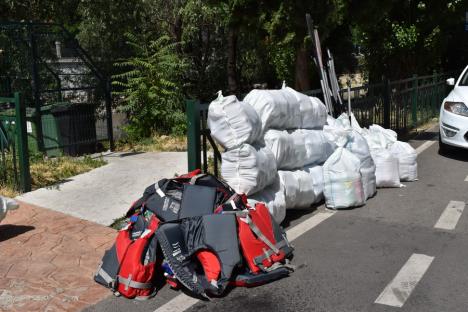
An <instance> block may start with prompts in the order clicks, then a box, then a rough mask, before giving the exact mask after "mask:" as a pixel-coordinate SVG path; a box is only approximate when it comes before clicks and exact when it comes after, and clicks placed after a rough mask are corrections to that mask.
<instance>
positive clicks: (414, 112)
mask: <svg viewBox="0 0 468 312" xmlns="http://www.w3.org/2000/svg"><path fill="white" fill-rule="evenodd" d="M412 89H413V90H412V92H411V95H412V96H411V124H412V127H413V128H414V127H416V125H417V123H418V75H413V85H412Z"/></svg>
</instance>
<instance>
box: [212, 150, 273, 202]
mask: <svg viewBox="0 0 468 312" xmlns="http://www.w3.org/2000/svg"><path fill="white" fill-rule="evenodd" d="M221 159H222V162H221V175H222V176H223V178H224V179H225V180H226V182H227V183H228V184H229V185H230V186H231V187H232V188H233V189H234V190H235V191H236V192H238V193H245V194H247V195H250V194H253V193H255V192H258V191H260V190H262V189H264V188H265V187H266V186H268V185H270V184H272V183H273V182H274V180H275V176H276V172H277V169H276V160H275V156H274V155H273V153H272V152H271V151H270V150H269V149H268V148H266V147H259V146H252V145H250V144H242V145H241V146H239V147H236V148H233V149H230V150H227V151H225V152H224V153H222V154H221Z"/></svg>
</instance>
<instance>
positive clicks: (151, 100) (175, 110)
mask: <svg viewBox="0 0 468 312" xmlns="http://www.w3.org/2000/svg"><path fill="white" fill-rule="evenodd" d="M126 37H127V38H128V41H127V44H128V46H129V47H131V48H132V49H133V51H134V54H135V56H132V57H130V58H129V59H126V60H123V61H120V62H117V63H116V64H115V66H116V67H117V68H118V69H121V70H122V71H123V72H122V73H119V74H116V75H114V77H113V78H114V86H115V87H116V89H117V90H119V91H117V92H116V93H115V95H116V96H117V97H118V98H120V101H121V102H120V105H119V107H120V109H121V110H122V111H124V112H126V113H127V114H128V116H129V121H130V124H129V126H128V127H127V132H128V134H129V136H130V139H139V138H142V137H147V136H149V135H151V134H153V133H160V134H169V133H175V134H183V133H184V132H185V127H184V124H185V118H184V114H183V96H182V93H181V87H182V86H183V85H182V79H181V78H182V73H183V71H184V70H185V69H186V64H185V63H184V62H183V60H182V59H181V58H180V57H179V55H178V54H177V53H176V46H177V44H175V43H171V41H170V38H168V37H167V36H162V37H160V38H159V39H157V40H149V39H147V38H145V37H144V36H136V35H132V34H127V35H126Z"/></svg>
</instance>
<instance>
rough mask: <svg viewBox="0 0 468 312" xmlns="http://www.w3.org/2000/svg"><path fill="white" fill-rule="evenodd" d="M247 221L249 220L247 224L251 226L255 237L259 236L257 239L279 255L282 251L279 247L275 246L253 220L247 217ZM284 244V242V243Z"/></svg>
mask: <svg viewBox="0 0 468 312" xmlns="http://www.w3.org/2000/svg"><path fill="white" fill-rule="evenodd" d="M245 218H246V220H247V224H248V225H249V227H250V229H251V230H252V232H254V233H255V235H257V237H258V238H259V239H260V240H261V241H263V242H264V243H265V244H266V245H267V246H268V247H270V249H271V250H272V251H273V252H274V253H275V254H279V252H280V250H279V248H278V247H276V246H275V244H273V243H272V242H271V241H270V240H269V239H268V238H267V237H266V236H265V235H264V234H263V233H262V231H261V230H260V229H259V228H258V227H257V226H256V225H255V223H253V222H252V219H251V218H250V217H249V216H248V215H247V216H246V217H245ZM282 242H283V241H282Z"/></svg>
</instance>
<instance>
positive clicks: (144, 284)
mask: <svg viewBox="0 0 468 312" xmlns="http://www.w3.org/2000/svg"><path fill="white" fill-rule="evenodd" d="M141 217H142V216H139V218H141ZM159 223H160V221H159V219H157V218H156V217H155V216H154V215H153V216H152V217H151V219H150V221H149V224H148V226H147V227H146V229H143V230H139V231H134V229H133V227H134V225H135V223H134V222H131V223H129V224H128V225H127V226H126V227H125V228H123V229H122V230H120V231H119V233H118V234H117V238H116V241H115V244H114V246H113V247H112V248H111V249H109V250H108V251H106V253H105V255H104V258H103V261H102V263H101V265H100V266H99V268H98V271H97V272H96V274H95V277H94V279H95V281H96V282H98V283H100V284H103V285H104V286H106V287H109V288H111V289H112V290H113V291H114V294H115V295H123V296H124V297H126V298H135V299H139V300H144V299H148V298H150V297H151V296H152V295H154V290H155V289H154V288H155V285H154V279H155V275H156V269H158V268H159V267H160V262H161V261H160V260H161V259H157V258H156V247H157V241H156V238H155V235H154V233H155V231H156V230H157V229H158V227H159Z"/></svg>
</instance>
